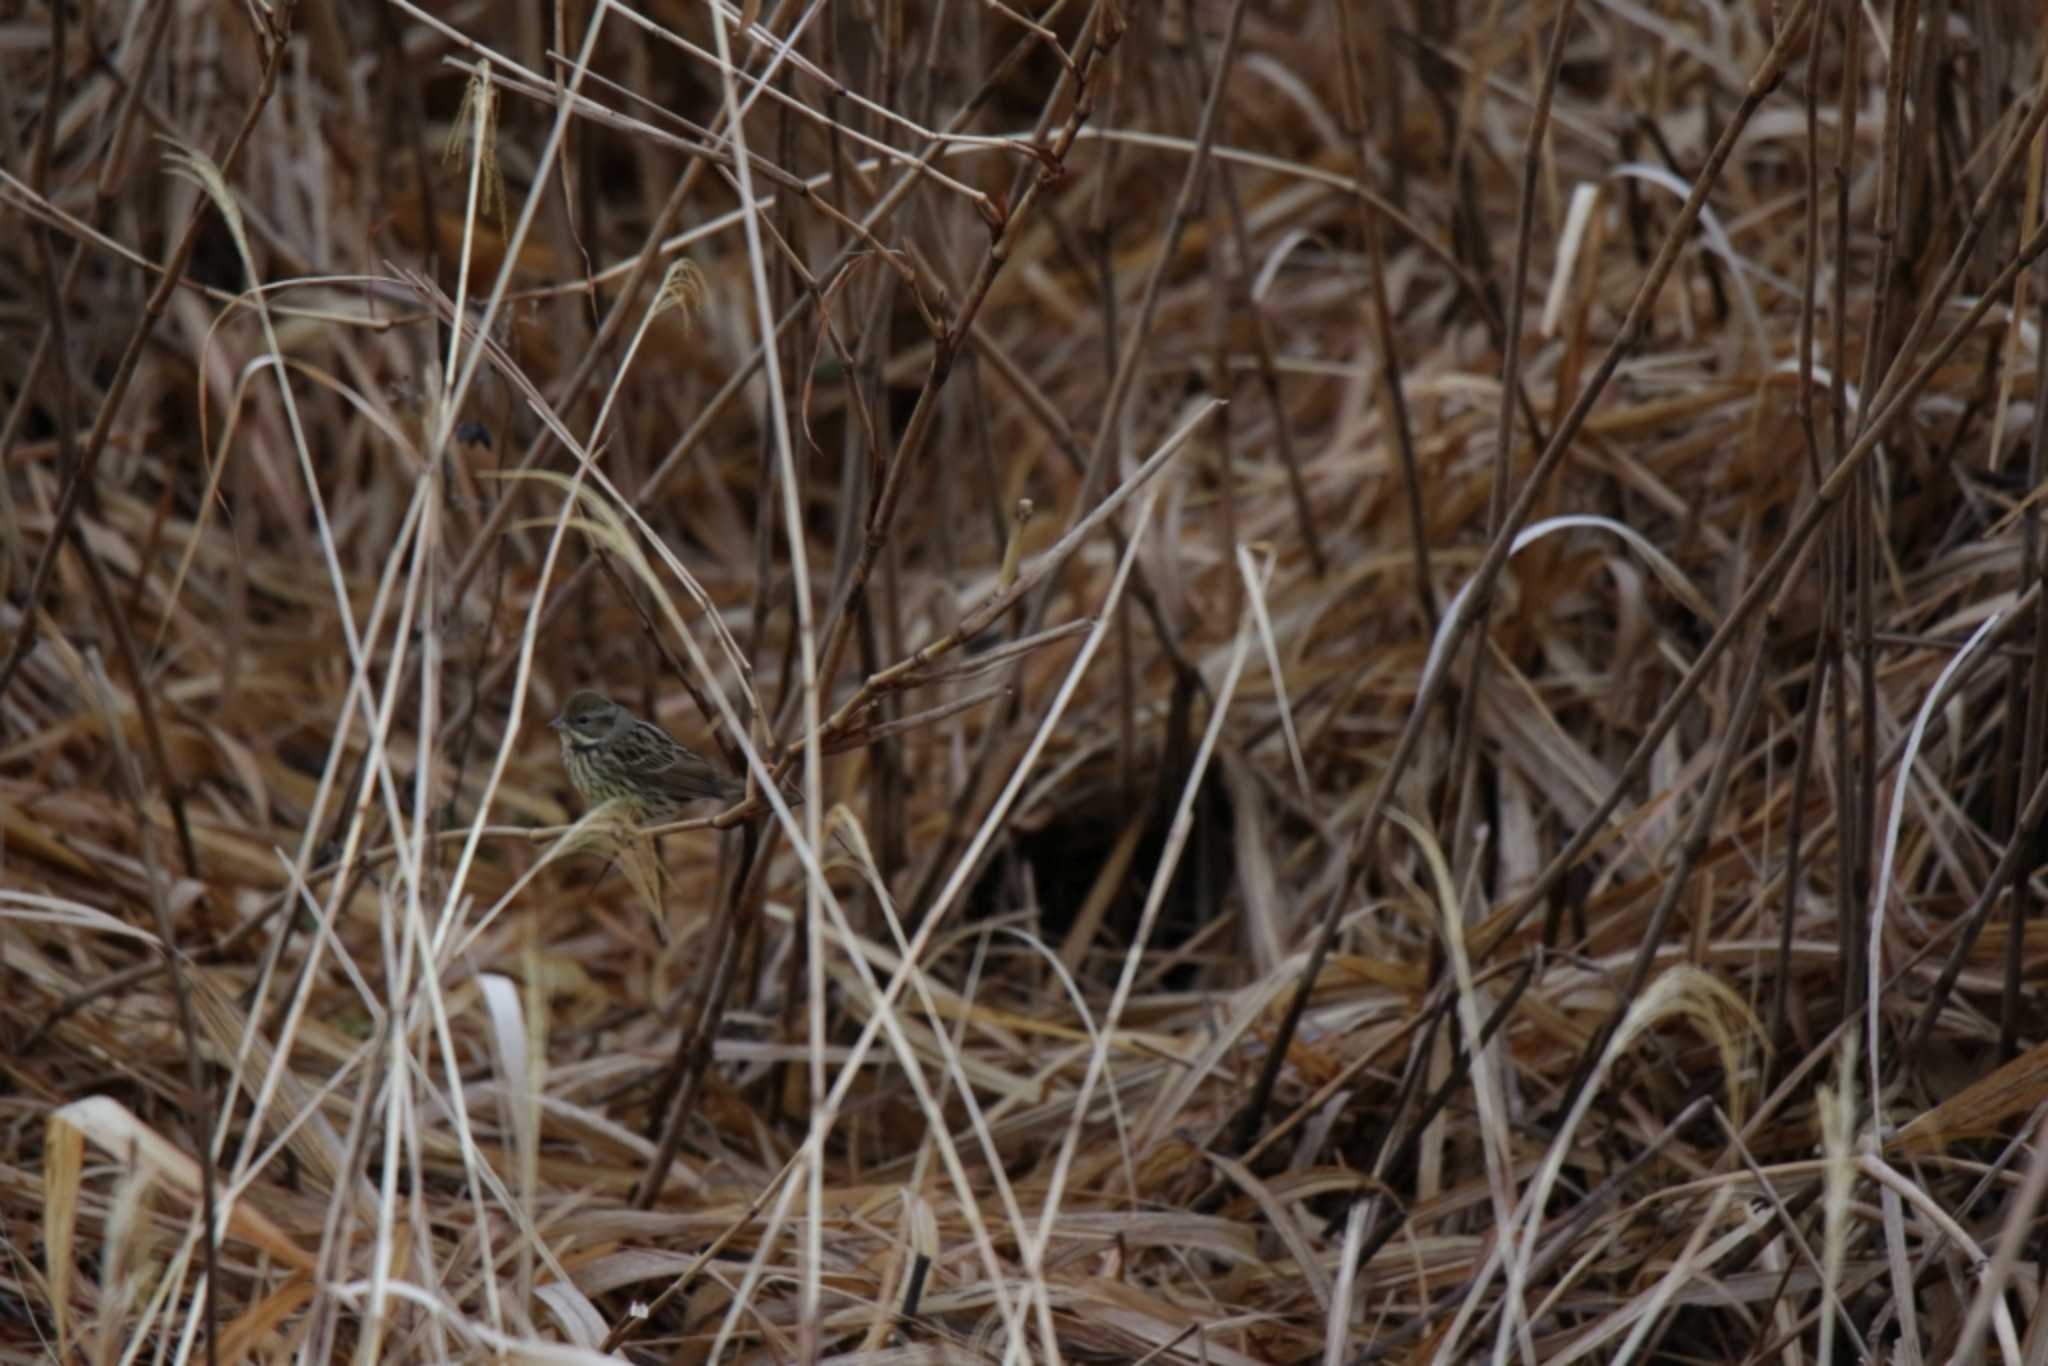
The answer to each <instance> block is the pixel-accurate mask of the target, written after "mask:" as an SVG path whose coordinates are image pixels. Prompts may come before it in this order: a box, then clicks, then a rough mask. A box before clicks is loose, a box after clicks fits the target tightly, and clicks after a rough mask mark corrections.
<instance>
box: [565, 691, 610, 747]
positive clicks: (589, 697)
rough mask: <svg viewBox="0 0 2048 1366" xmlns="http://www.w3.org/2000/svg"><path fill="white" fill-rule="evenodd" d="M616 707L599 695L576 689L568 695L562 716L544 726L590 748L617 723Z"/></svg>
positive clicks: (599, 693)
mask: <svg viewBox="0 0 2048 1366" xmlns="http://www.w3.org/2000/svg"><path fill="white" fill-rule="evenodd" d="M619 715H620V712H619V704H618V703H616V702H614V701H612V700H611V699H610V698H608V697H606V696H605V695H604V694H603V693H601V692H594V691H592V690H591V689H589V688H579V689H578V690H577V691H575V692H573V693H570V694H569V700H568V702H566V703H565V704H563V707H562V714H561V715H560V716H557V717H556V718H555V719H554V720H552V721H550V722H548V725H550V726H552V727H553V728H554V729H556V730H559V731H563V732H565V733H566V734H567V735H568V736H569V738H570V739H572V740H579V741H582V742H583V743H585V744H594V743H596V742H597V741H599V740H602V739H604V738H605V737H606V736H608V735H610V734H611V733H612V731H613V730H614V729H615V728H616V727H617V726H618V723H619Z"/></svg>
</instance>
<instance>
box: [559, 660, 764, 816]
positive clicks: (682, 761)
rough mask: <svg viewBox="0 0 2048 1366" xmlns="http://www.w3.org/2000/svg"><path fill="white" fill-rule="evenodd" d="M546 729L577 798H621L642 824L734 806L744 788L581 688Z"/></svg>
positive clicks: (667, 737)
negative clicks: (554, 734) (556, 737)
mask: <svg viewBox="0 0 2048 1366" xmlns="http://www.w3.org/2000/svg"><path fill="white" fill-rule="evenodd" d="M548 724H549V725H550V726H552V727H554V728H555V729H556V730H557V731H559V732H560V733H561V737H562V765H563V767H565V768H567V769H568V770H569V781H570V782H572V783H574V784H575V785H576V791H577V792H578V793H579V794H581V796H582V797H583V800H584V801H586V802H590V803H591V804H593V805H595V804H596V803H598V802H607V801H610V800H612V799H613V798H614V797H623V798H625V799H626V800H627V801H628V802H630V803H631V804H632V806H633V814H634V816H635V817H636V818H637V819H639V820H641V821H643V822H648V823H659V822H661V821H667V820H674V819H675V817H676V815H677V813H679V812H680V811H681V810H682V809H683V807H684V805H685V804H687V803H689V802H694V801H703V800H717V801H722V802H730V801H736V800H738V798H739V797H740V795H741V794H742V793H743V792H745V791H746V785H745V784H744V783H741V782H739V781H738V780H737V779H734V778H729V777H727V776H726V775H725V774H723V773H720V772H719V771H718V770H717V769H715V768H713V767H712V766H711V765H710V764H708V763H706V762H705V761H704V760H703V759H700V758H698V757H697V756H696V755H695V754H692V753H691V752H690V751H689V750H687V749H685V748H684V747H683V746H681V745H679V744H677V743H676V741H675V740H674V739H673V738H672V737H671V736H670V735H669V733H668V732H667V731H665V730H663V729H662V728H661V727H660V726H657V725H655V724H654V723H653V722H652V721H643V720H641V719H640V718H639V717H637V716H635V715H634V714H633V713H632V712H630V711H627V710H626V709H625V708H624V707H622V706H620V705H619V704H618V703H616V702H614V701H612V700H611V699H610V698H608V697H606V696H605V695H604V694H603V693H600V692H593V691H592V690H591V689H589V688H583V689H580V690H579V691H577V692H575V693H572V694H570V697H569V701H568V703H567V704H566V705H564V706H563V708H562V714H561V715H560V716H557V717H556V718H555V719H554V720H552V721H550V722H548Z"/></svg>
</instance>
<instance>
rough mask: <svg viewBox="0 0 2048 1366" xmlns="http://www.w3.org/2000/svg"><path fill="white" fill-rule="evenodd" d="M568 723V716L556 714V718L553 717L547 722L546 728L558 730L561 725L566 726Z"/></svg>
mask: <svg viewBox="0 0 2048 1366" xmlns="http://www.w3.org/2000/svg"><path fill="white" fill-rule="evenodd" d="M568 724H569V718H568V717H566V716H557V717H556V718H555V719H554V720H552V721H550V722H548V729H549V730H560V729H561V728H562V727H564V726H566V725H568Z"/></svg>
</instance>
